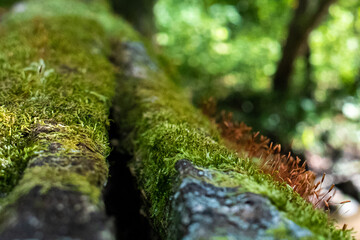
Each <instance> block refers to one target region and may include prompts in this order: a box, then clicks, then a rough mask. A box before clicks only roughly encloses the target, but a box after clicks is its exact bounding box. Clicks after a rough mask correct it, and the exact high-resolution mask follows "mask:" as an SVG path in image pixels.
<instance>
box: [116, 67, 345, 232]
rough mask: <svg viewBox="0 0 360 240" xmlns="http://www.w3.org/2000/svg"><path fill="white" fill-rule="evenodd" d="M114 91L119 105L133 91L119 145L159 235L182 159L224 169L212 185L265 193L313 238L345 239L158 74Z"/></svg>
mask: <svg viewBox="0 0 360 240" xmlns="http://www.w3.org/2000/svg"><path fill="white" fill-rule="evenodd" d="M139 81H141V82H139ZM119 89H120V90H122V91H120V93H119V98H118V101H117V103H120V104H121V103H122V101H121V99H124V96H127V95H128V96H134V95H135V97H133V98H132V102H131V103H130V102H129V101H126V102H124V104H126V106H125V105H124V106H122V108H123V115H122V116H127V117H126V118H125V119H123V120H122V122H121V124H122V126H126V127H127V128H131V126H132V128H133V132H132V134H131V135H130V136H132V141H128V139H127V140H126V143H124V144H125V145H126V146H127V148H128V149H130V150H131V151H133V152H134V154H135V162H134V164H135V169H136V170H137V174H138V176H139V177H140V180H139V183H140V186H141V187H142V188H144V190H145V193H146V195H147V198H148V199H149V200H150V202H151V209H150V212H151V214H152V217H153V218H154V221H155V223H156V225H157V228H158V230H159V231H162V234H165V232H164V229H166V228H167V226H168V225H169V224H170V222H171V219H170V217H169V215H168V212H169V211H168V210H169V205H168V203H169V199H170V196H171V194H172V188H173V185H172V184H173V179H174V177H175V175H176V172H175V169H174V164H175V163H176V161H177V160H180V159H183V158H186V159H189V160H190V161H192V162H193V163H194V164H196V165H198V166H202V167H206V168H210V169H217V170H222V171H225V172H228V174H226V175H225V174H221V175H219V176H216V180H215V182H217V184H218V185H222V186H229V187H239V190H240V191H249V192H253V193H258V194H262V195H264V196H267V197H268V198H269V199H270V200H271V202H272V203H273V204H274V205H275V206H276V207H277V208H278V209H279V210H281V211H283V212H284V214H285V215H286V217H287V218H289V219H291V220H293V221H294V222H295V223H297V224H298V225H300V226H303V227H306V228H308V229H310V230H311V231H312V232H313V233H314V234H315V235H316V236H317V237H316V238H319V239H321V238H325V239H350V238H351V236H350V234H351V233H350V231H342V230H338V229H336V228H335V226H334V224H333V222H332V221H331V220H329V218H328V216H327V214H326V213H325V212H323V211H321V210H314V208H313V206H312V205H311V204H310V203H308V202H306V201H305V200H304V199H302V198H301V197H300V196H299V195H298V194H297V193H296V192H294V191H293V190H292V189H291V188H290V187H289V186H287V185H286V184H280V183H278V182H275V181H274V180H273V179H272V177H271V176H269V175H265V174H263V173H262V172H261V171H260V170H259V169H258V168H257V167H256V165H255V164H254V163H253V162H251V161H250V160H249V159H244V158H241V157H239V156H237V155H236V154H235V153H234V152H232V151H230V150H228V149H227V148H225V147H224V145H223V144H222V140H221V139H220V138H219V134H218V133H217V132H216V130H215V127H214V126H212V125H211V124H210V123H209V121H208V120H207V119H205V117H204V116H202V115H201V113H200V112H199V111H198V110H196V109H194V108H193V107H192V106H191V105H190V103H189V102H190V101H189V100H188V99H187V98H186V97H185V95H184V94H183V92H182V91H181V90H180V89H178V88H177V87H176V86H174V84H173V83H171V82H170V81H169V80H167V79H166V78H164V77H162V76H161V74H159V76H156V75H155V76H150V77H149V79H146V80H132V81H130V80H128V81H127V83H123V84H122V85H121V86H120V87H119ZM125 99H126V97H125ZM129 100H130V99H129ZM120 126H121V125H120ZM129 143H132V144H129Z"/></svg>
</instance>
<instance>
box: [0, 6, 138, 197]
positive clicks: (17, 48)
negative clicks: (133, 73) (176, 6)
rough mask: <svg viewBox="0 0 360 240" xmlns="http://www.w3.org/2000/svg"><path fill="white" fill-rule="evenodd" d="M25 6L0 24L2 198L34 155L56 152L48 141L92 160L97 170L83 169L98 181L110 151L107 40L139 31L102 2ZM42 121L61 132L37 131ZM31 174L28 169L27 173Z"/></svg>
mask: <svg viewBox="0 0 360 240" xmlns="http://www.w3.org/2000/svg"><path fill="white" fill-rule="evenodd" d="M24 6H25V11H24V12H21V13H20V12H10V13H8V15H7V16H5V17H4V19H3V21H2V22H1V26H0V196H4V195H6V194H7V193H9V192H10V191H11V190H12V188H13V187H14V186H15V185H16V183H17V182H18V181H19V179H20V178H21V176H22V174H23V171H24V169H25V167H26V165H27V164H28V161H29V160H30V159H36V158H39V157H41V158H46V157H53V158H54V157H56V156H54V154H49V153H48V152H47V151H48V150H47V149H48V147H49V143H59V144H61V148H59V149H58V150H57V153H56V154H57V155H58V157H59V158H63V159H66V156H68V155H69V154H74V152H75V153H76V152H78V153H81V154H85V155H84V156H83V157H84V158H86V159H88V160H89V159H90V160H92V161H93V162H92V163H91V164H92V165H93V167H94V169H90V170H89V172H82V175H83V176H84V177H86V179H87V180H88V181H89V183H90V184H92V185H94V186H98V185H99V182H100V183H103V182H104V181H105V178H106V175H107V166H106V162H105V158H106V156H107V155H108V154H109V151H110V149H109V146H108V136H107V128H108V126H109V120H108V113H109V108H110V103H111V99H112V96H113V94H114V93H113V92H114V87H115V81H114V74H115V70H114V68H113V66H112V65H111V63H110V62H109V61H108V59H107V55H108V53H109V49H110V39H111V38H114V37H119V36H120V35H122V34H126V36H127V38H132V37H134V36H136V34H135V33H134V32H132V31H131V30H130V28H129V27H128V26H127V25H126V24H125V23H123V22H122V21H121V20H120V19H117V18H115V17H113V16H112V15H111V14H110V13H109V11H108V8H107V7H106V5H105V4H103V1H93V3H92V4H89V3H85V2H82V1H69V0H49V1H48V0H47V1H41V0H33V1H27V2H25V5H24ZM39 16H40V17H39ZM115 28H118V29H119V31H117V32H116V33H112V31H114V29H115ZM39 126H47V127H48V128H49V127H51V126H52V127H53V128H57V129H59V130H58V131H57V130H56V131H47V132H45V133H42V132H37V128H38V127H39ZM84 149H85V150H84ZM56 154H55V155H56ZM50 155H51V156H50ZM90 160H89V161H90ZM64 165H66V163H64ZM85 169H86V168H85ZM58 170H59V171H60V170H61V171H63V169H60V168H59V169H58ZM54 171H57V170H56V169H54ZM32 174H33V170H28V171H27V172H26V174H25V176H24V178H31V175H32ZM68 174H70V175H71V174H75V173H74V172H71V171H69V172H68ZM60 180H61V179H59V181H60ZM81 186H83V184H82V185H81ZM19 188H22V187H21V186H19ZM80 189H82V188H81V187H80ZM81 191H82V192H84V193H89V194H90V193H91V192H89V191H87V190H86V188H85V189H83V190H81Z"/></svg>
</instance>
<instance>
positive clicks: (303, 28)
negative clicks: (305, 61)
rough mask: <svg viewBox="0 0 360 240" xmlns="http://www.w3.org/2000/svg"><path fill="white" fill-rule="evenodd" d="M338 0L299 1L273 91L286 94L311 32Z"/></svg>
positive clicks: (274, 79) (275, 77)
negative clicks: (297, 59)
mask: <svg viewBox="0 0 360 240" xmlns="http://www.w3.org/2000/svg"><path fill="white" fill-rule="evenodd" d="M335 1H336V0H316V1H309V0H299V1H298V7H297V8H296V10H295V14H294V17H293V18H292V20H291V22H290V26H289V31H288V37H287V40H286V43H285V45H284V48H283V51H282V57H281V59H280V61H279V63H278V67H277V70H276V72H275V75H274V78H273V89H274V91H276V92H278V93H282V94H285V93H286V92H287V91H288V89H289V85H290V78H291V74H292V72H293V69H294V64H295V60H296V58H297V56H298V55H299V54H301V52H302V50H305V49H304V47H305V45H306V43H307V39H308V37H309V34H310V32H311V31H312V30H313V29H314V28H315V27H316V26H317V25H318V24H319V23H320V21H321V19H322V18H323V17H324V15H326V13H327V11H328V9H329V7H330V5H331V4H333V3H334V2H335Z"/></svg>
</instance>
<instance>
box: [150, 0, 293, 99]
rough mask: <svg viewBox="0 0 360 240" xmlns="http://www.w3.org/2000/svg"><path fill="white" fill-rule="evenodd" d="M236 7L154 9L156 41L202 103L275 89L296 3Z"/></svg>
mask: <svg viewBox="0 0 360 240" xmlns="http://www.w3.org/2000/svg"><path fill="white" fill-rule="evenodd" d="M203 2H205V3H206V4H204V3H203ZM236 2H237V4H234V3H233V4H231V3H229V2H227V1H192V0H188V1H176V0H160V1H158V3H157V5H156V6H155V14H156V16H157V26H158V29H159V33H158V34H157V35H156V40H157V42H158V43H159V44H160V45H161V46H162V47H163V49H164V51H165V52H166V53H167V54H168V55H169V56H170V57H171V58H172V59H173V61H174V62H175V64H176V65H177V66H179V67H180V71H181V74H183V75H185V76H186V78H187V80H184V81H185V83H186V84H190V85H191V86H192V87H194V88H195V91H196V90H197V91H198V92H197V94H200V97H204V95H205V97H209V96H210V95H212V96H216V97H224V96H226V94H227V93H228V92H229V91H230V90H231V89H232V88H235V87H236V88H251V89H254V90H256V91H259V90H264V89H268V88H269V87H270V86H271V75H272V74H273V73H274V71H275V68H276V61H277V59H278V58H279V57H280V51H281V43H282V41H283V40H284V38H285V37H286V33H285V31H284V30H286V27H287V21H288V19H289V17H290V13H291V10H292V8H291V4H292V1H288V0H282V1H276V3H275V2H273V1H266V0H257V1H236ZM264 6H266V7H264ZM219 87H221V88H222V91H218V89H219ZM199 100H201V99H198V98H196V102H198V101H199Z"/></svg>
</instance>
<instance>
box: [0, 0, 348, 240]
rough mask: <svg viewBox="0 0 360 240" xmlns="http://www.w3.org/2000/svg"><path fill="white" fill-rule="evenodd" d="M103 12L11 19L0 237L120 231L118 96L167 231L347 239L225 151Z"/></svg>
mask: <svg viewBox="0 0 360 240" xmlns="http://www.w3.org/2000/svg"><path fill="white" fill-rule="evenodd" d="M109 12H110V11H109V9H108V7H107V5H106V3H105V1H102V0H93V1H89V0H87V1H85V0H84V1H81V0H78V1H76V0H29V1H27V2H24V3H21V4H18V5H15V6H14V8H13V10H12V11H11V12H9V13H8V14H6V15H5V16H3V20H2V22H1V26H0V90H1V92H0V101H1V102H0V103H1V106H0V119H1V121H0V142H1V144H0V193H1V203H0V207H1V209H0V211H1V213H0V239H29V238H31V239H65V238H70V239H113V238H114V235H113V233H112V231H111V223H110V222H109V220H108V219H107V217H106V215H105V214H104V211H103V204H102V202H101V189H102V186H103V185H104V183H105V181H106V179H107V172H108V166H107V164H106V157H107V155H108V154H109V147H108V136H107V129H108V126H109V119H108V114H109V108H110V106H111V103H112V102H113V106H114V109H113V113H114V115H113V116H114V121H115V123H116V124H117V125H118V126H117V128H118V129H119V136H121V139H119V140H120V142H121V146H122V147H123V149H124V150H126V151H128V152H129V153H130V154H132V155H133V161H132V162H131V164H130V168H131V170H132V172H133V174H134V176H135V177H136V178H137V180H138V185H139V188H140V189H141V190H142V193H143V198H144V204H145V205H146V206H147V207H148V215H149V217H150V218H151V220H152V222H153V225H154V228H155V229H156V230H157V231H158V232H159V233H160V235H161V237H162V238H164V239H203V238H206V239H215V238H226V239H245V238H254V239H281V238H282V239H299V238H302V239H350V238H351V237H350V232H349V231H348V230H346V231H343V230H339V229H336V228H335V226H334V224H333V222H332V221H330V220H329V218H328V216H327V214H326V213H324V212H323V211H320V210H314V208H313V206H312V205H311V204H309V203H307V202H306V201H305V200H303V199H302V198H301V197H300V196H299V195H298V194H296V193H295V192H294V191H293V190H292V188H291V187H289V186H287V185H286V184H281V183H278V182H276V181H274V180H273V179H272V177H271V176H268V175H265V174H263V173H262V172H261V171H259V170H258V168H257V167H256V165H255V164H254V163H253V162H251V161H250V160H249V159H246V158H242V157H239V156H238V155H237V154H236V153H234V152H233V151H231V150H229V149H227V148H226V147H225V146H224V145H223V140H222V139H221V137H220V135H219V133H218V131H217V130H216V127H215V126H214V125H213V124H212V123H211V122H210V121H209V120H208V119H207V118H206V117H204V116H202V115H201V113H200V112H199V111H198V110H196V109H195V108H194V107H193V106H192V105H191V104H190V102H189V100H188V99H189V97H188V96H187V95H186V94H184V92H183V91H182V90H181V89H180V88H179V87H178V86H176V85H175V84H174V82H172V81H171V79H170V78H169V77H168V74H166V69H163V67H162V66H161V64H160V62H161V61H156V55H155V54H153V55H154V56H155V57H150V56H149V55H148V54H147V50H146V48H145V47H144V44H142V43H140V38H139V37H138V36H137V34H136V33H135V32H134V31H132V30H131V29H130V28H129V27H128V25H127V24H125V23H124V22H123V21H121V20H120V19H118V18H116V17H114V16H113V15H112V14H110V13H109ZM116 84H117V85H116ZM115 90H116V91H115ZM124 197H126V196H124Z"/></svg>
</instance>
